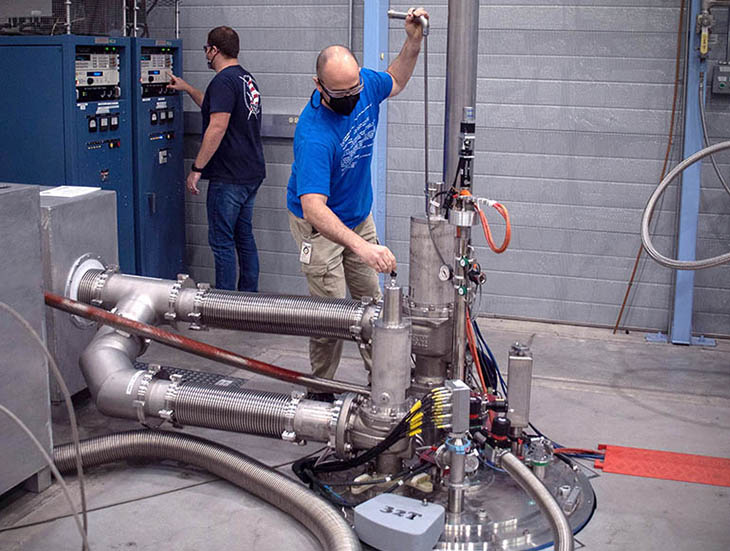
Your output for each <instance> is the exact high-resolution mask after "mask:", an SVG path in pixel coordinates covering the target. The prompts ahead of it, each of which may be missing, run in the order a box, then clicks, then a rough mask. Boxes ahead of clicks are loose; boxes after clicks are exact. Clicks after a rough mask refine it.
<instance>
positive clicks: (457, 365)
mask: <svg viewBox="0 0 730 551" xmlns="http://www.w3.org/2000/svg"><path fill="white" fill-rule="evenodd" d="M460 229H461V232H460V234H459V236H458V237H456V238H455V239H456V258H455V259H454V274H458V276H455V277H454V351H453V362H452V363H453V365H452V374H451V376H452V378H453V379H461V380H462V381H463V380H465V379H466V308H467V305H466V300H467V297H466V294H461V293H460V291H459V288H463V286H465V285H466V283H467V279H466V270H467V269H466V268H462V267H461V266H460V265H459V259H460V258H463V257H465V256H468V252H469V251H468V248H469V240H470V239H471V228H468V227H461V228H460Z"/></svg>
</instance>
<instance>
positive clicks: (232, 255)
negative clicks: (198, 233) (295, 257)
mask: <svg viewBox="0 0 730 551" xmlns="http://www.w3.org/2000/svg"><path fill="white" fill-rule="evenodd" d="M260 185H261V182H259V183H258V184H255V185H250V186H249V185H240V184H228V183H224V182H215V181H211V182H210V183H209V184H208V197H207V201H206V205H207V208H208V243H209V244H210V248H211V249H213V257H214V258H215V286H216V288H217V289H229V290H232V291H233V290H235V289H236V253H238V272H239V275H238V290H239V291H250V292H257V291H258V288H259V257H258V251H257V250H256V241H255V240H254V237H253V224H252V218H253V204H254V200H255V199H256V192H257V191H258V189H259V186H260Z"/></svg>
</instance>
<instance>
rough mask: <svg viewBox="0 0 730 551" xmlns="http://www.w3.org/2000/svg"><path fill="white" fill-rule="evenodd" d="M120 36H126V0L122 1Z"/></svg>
mask: <svg viewBox="0 0 730 551" xmlns="http://www.w3.org/2000/svg"><path fill="white" fill-rule="evenodd" d="M122 36H127V0H122Z"/></svg>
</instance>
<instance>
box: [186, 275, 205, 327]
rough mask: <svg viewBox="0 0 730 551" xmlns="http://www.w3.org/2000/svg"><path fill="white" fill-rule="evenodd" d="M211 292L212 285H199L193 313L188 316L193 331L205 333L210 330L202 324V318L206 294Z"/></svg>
mask: <svg viewBox="0 0 730 551" xmlns="http://www.w3.org/2000/svg"><path fill="white" fill-rule="evenodd" d="M209 290H210V283H198V290H197V292H196V293H195V298H194V299H193V311H192V312H190V313H189V314H188V321H190V329H191V330H192V331H204V330H207V329H208V328H207V327H206V326H205V325H203V324H202V323H200V318H201V317H202V313H201V310H202V308H203V298H205V294H206V293H207V292H208V291H209Z"/></svg>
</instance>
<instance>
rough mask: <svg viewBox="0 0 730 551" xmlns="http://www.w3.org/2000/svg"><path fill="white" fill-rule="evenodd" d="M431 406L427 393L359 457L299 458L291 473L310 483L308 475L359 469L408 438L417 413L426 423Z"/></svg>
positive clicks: (310, 477) (431, 399) (430, 397)
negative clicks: (318, 462) (332, 458)
mask: <svg viewBox="0 0 730 551" xmlns="http://www.w3.org/2000/svg"><path fill="white" fill-rule="evenodd" d="M432 405H433V398H432V396H431V393H430V392H429V393H427V394H426V395H425V396H424V397H423V398H422V399H421V407H420V408H418V409H416V410H414V411H410V412H408V414H406V415H405V416H404V417H403V419H401V420H400V422H399V423H398V424H397V425H396V426H395V427H394V428H393V429H392V430H391V431H390V433H388V435H387V436H386V437H385V438H384V439H383V440H382V441H381V442H379V443H378V444H377V445H376V446H373V447H372V448H370V449H368V450H366V451H364V452H363V453H361V454H360V455H358V456H356V457H353V458H351V459H338V460H335V461H328V462H326V463H320V464H319V465H317V464H316V458H301V459H299V460H297V461H295V462H294V463H293V464H292V471H294V474H296V475H297V477H298V478H299V479H300V480H302V481H303V482H309V483H310V484H311V483H312V476H310V475H309V474H308V473H312V475H313V474H314V473H330V472H336V471H345V470H348V469H352V468H355V467H359V466H360V465H363V464H365V463H367V462H368V461H371V460H372V459H375V458H376V457H377V456H378V455H380V454H381V453H383V452H384V451H385V450H387V449H388V448H390V447H391V446H393V444H395V443H396V442H397V441H398V440H400V439H402V438H405V437H406V436H408V432H409V426H410V422H411V421H412V420H413V418H414V417H415V416H416V415H418V414H419V413H422V414H423V422H424V423H426V422H427V421H428V414H429V413H430V411H431V407H432Z"/></svg>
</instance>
